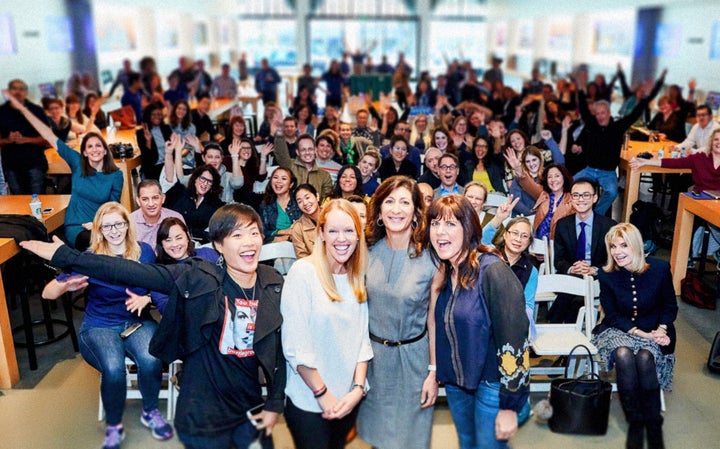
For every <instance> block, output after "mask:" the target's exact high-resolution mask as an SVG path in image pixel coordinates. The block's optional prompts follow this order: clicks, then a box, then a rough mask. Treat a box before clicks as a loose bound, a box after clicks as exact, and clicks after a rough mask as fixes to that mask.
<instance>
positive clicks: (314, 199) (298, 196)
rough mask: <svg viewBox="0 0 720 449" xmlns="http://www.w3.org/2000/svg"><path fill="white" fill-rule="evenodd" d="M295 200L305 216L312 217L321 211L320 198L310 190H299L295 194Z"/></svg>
mask: <svg viewBox="0 0 720 449" xmlns="http://www.w3.org/2000/svg"><path fill="white" fill-rule="evenodd" d="M295 200H296V201H297V203H298V207H299V208H300V210H301V211H303V213H304V214H305V215H309V216H311V217H312V216H315V214H316V213H317V212H318V210H320V207H319V206H320V204H319V203H320V198H318V196H317V195H315V194H314V193H312V192H311V191H309V190H305V189H302V188H300V189H298V191H297V192H295Z"/></svg>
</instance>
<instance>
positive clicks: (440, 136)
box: [435, 131, 448, 152]
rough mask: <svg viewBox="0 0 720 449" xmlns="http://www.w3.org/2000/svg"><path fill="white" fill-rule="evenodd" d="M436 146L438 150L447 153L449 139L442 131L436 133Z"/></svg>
mask: <svg viewBox="0 0 720 449" xmlns="http://www.w3.org/2000/svg"><path fill="white" fill-rule="evenodd" d="M435 146H436V147H437V149H438V150H440V151H442V152H445V150H446V149H447V146H448V138H447V136H446V135H445V133H444V132H442V131H435Z"/></svg>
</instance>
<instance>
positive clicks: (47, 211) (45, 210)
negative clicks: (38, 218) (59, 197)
mask: <svg viewBox="0 0 720 449" xmlns="http://www.w3.org/2000/svg"><path fill="white" fill-rule="evenodd" d="M53 210H55V209H53V208H52V207H48V208H47V209H43V210H42V213H43V214H45V215H47V214H51V213H52V211H53Z"/></svg>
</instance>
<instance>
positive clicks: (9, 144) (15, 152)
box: [0, 79, 50, 194]
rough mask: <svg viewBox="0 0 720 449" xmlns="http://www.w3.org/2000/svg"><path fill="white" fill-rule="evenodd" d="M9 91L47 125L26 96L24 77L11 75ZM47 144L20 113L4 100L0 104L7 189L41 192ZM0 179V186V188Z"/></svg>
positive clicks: (0, 141) (37, 108) (45, 171)
mask: <svg viewBox="0 0 720 449" xmlns="http://www.w3.org/2000/svg"><path fill="white" fill-rule="evenodd" d="M8 91H9V93H10V95H12V96H13V97H15V98H16V99H17V100H18V101H19V102H21V103H23V104H24V105H25V107H26V108H28V110H30V112H32V113H33V115H35V116H36V117H38V118H39V119H40V120H42V122H43V123H45V124H46V125H48V126H50V121H49V120H48V118H47V116H46V115H45V111H43V109H42V108H41V107H40V106H38V105H36V104H33V103H31V102H29V101H28V100H27V96H28V87H27V84H25V82H24V81H22V80H19V79H14V80H12V81H10V83H9V84H8ZM47 146H48V144H47V142H45V139H43V138H42V137H40V134H38V132H37V131H35V128H34V127H33V126H32V125H31V124H30V123H29V122H28V121H27V120H26V119H25V117H23V115H22V113H20V111H18V110H17V109H15V108H13V107H12V106H11V105H10V102H9V101H8V102H5V104H3V105H2V106H0V147H2V168H3V170H4V173H5V179H6V180H7V184H8V187H9V188H10V192H11V193H14V194H32V193H37V194H40V193H45V192H44V190H45V175H46V174H47V170H48V163H47V159H45V148H47ZM2 186H3V185H2V183H0V189H1V188H2Z"/></svg>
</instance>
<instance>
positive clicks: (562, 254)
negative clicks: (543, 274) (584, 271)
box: [554, 213, 617, 274]
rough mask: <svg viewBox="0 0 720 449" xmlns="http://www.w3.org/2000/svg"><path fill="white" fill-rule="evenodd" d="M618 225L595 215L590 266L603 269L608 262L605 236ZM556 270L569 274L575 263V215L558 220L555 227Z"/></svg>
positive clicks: (606, 218)
mask: <svg viewBox="0 0 720 449" xmlns="http://www.w3.org/2000/svg"><path fill="white" fill-rule="evenodd" d="M616 224H617V223H616V222H615V220H613V219H612V218H608V217H606V216H604V215H600V214H597V213H593V222H592V240H591V243H590V264H591V265H592V266H593V267H598V268H600V267H602V266H603V265H605V263H606V262H607V257H608V254H607V251H606V249H605V234H607V232H608V231H609V230H610V228H611V227H613V226H615V225H616ZM554 242H555V245H554V250H555V269H556V270H557V272H558V273H560V274H567V272H568V270H569V269H570V267H571V266H572V264H573V263H575V248H576V247H577V235H576V232H575V214H572V215H568V216H567V217H563V218H561V219H560V220H558V222H557V225H556V227H555V240H554Z"/></svg>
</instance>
